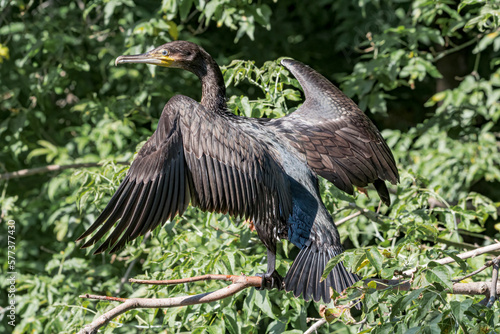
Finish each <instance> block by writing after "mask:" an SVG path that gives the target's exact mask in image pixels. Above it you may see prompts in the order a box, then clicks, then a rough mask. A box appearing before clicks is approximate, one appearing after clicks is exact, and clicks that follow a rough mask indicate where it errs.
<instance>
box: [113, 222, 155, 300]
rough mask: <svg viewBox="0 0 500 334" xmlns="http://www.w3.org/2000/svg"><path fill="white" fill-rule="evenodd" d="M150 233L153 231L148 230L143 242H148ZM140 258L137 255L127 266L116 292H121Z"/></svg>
mask: <svg viewBox="0 0 500 334" xmlns="http://www.w3.org/2000/svg"><path fill="white" fill-rule="evenodd" d="M150 235H151V231H148V232H147V233H146V234H145V235H144V238H143V239H142V244H145V243H146V240H148V238H149V236H150ZM138 260H139V258H138V257H136V258H135V259H134V260H132V262H130V264H129V266H128V268H127V271H125V275H123V277H122V279H121V280H120V285H119V286H118V289H117V290H116V294H119V293H120V292H121V291H122V289H123V285H124V284H125V282H127V279H128V277H129V276H130V273H131V272H132V269H134V266H135V264H136V263H137V261H138Z"/></svg>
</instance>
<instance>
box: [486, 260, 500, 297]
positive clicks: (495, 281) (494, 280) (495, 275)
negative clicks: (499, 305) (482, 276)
mask: <svg viewBox="0 0 500 334" xmlns="http://www.w3.org/2000/svg"><path fill="white" fill-rule="evenodd" d="M499 262H500V257H498V258H496V259H495V260H493V273H492V275H491V288H490V300H489V301H488V304H486V307H492V306H493V303H495V300H497V289H495V287H496V286H497V285H498V263H499Z"/></svg>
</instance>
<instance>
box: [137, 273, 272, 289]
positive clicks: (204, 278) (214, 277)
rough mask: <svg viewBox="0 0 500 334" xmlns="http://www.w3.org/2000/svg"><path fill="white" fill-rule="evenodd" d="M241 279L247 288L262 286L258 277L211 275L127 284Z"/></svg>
mask: <svg viewBox="0 0 500 334" xmlns="http://www.w3.org/2000/svg"><path fill="white" fill-rule="evenodd" d="M242 277H244V278H245V279H246V281H247V284H248V286H249V287H250V286H253V287H256V288H259V287H260V286H261V284H262V278H261V277H258V276H237V275H212V274H208V275H202V276H195V277H188V278H181V279H172V280H144V279H135V278H131V279H129V282H131V283H138V284H153V285H177V284H184V283H192V282H199V281H210V280H217V281H230V282H233V283H236V282H238V281H239V280H240V279H241V278H242Z"/></svg>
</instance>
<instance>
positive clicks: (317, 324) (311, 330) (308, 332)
mask: <svg viewBox="0 0 500 334" xmlns="http://www.w3.org/2000/svg"><path fill="white" fill-rule="evenodd" d="M324 324H326V319H324V318H321V319H320V320H318V321H316V322H315V323H314V324H313V325H312V326H311V327H309V328H308V329H307V330H306V331H305V332H304V334H312V333H315V332H316V331H317V330H318V328H320V327H321V326H323V325H324Z"/></svg>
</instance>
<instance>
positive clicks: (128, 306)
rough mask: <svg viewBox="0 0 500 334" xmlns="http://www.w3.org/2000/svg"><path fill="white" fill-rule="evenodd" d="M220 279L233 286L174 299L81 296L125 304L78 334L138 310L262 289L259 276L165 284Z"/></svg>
mask: <svg viewBox="0 0 500 334" xmlns="http://www.w3.org/2000/svg"><path fill="white" fill-rule="evenodd" d="M211 279H219V280H225V281H231V282H232V284H231V285H229V286H227V287H225V288H222V289H219V290H216V291H213V292H207V293H202V294H199V295H194V296H183V297H172V298H132V299H125V298H116V297H109V296H95V295H89V294H86V295H81V296H80V298H89V299H97V300H109V301H119V302H122V303H123V304H120V305H118V306H117V307H115V308H113V309H112V310H110V311H108V312H106V313H104V314H103V315H101V316H100V317H98V318H97V319H95V320H94V321H93V322H92V323H91V324H90V325H87V326H85V327H84V328H83V329H82V330H81V331H79V332H78V334H90V333H97V329H99V328H100V327H102V326H104V325H106V324H107V323H108V322H110V321H111V320H112V319H113V318H116V317H117V316H119V315H120V314H122V313H125V312H127V311H129V310H132V309H136V308H170V307H178V306H187V305H195V304H203V303H211V302H214V301H217V300H220V299H224V298H227V297H229V296H232V295H234V294H235V293H238V292H240V291H241V290H244V289H246V288H248V287H260V286H261V282H262V278H261V277H257V276H234V275H204V276H199V277H192V278H188V279H180V280H171V281H164V282H168V283H164V284H182V283H186V282H196V281H201V280H211Z"/></svg>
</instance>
